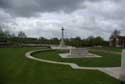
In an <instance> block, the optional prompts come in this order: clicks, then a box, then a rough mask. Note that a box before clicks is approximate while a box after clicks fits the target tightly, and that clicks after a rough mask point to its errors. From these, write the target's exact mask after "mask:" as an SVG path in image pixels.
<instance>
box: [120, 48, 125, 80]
mask: <svg viewBox="0 0 125 84" xmlns="http://www.w3.org/2000/svg"><path fill="white" fill-rule="evenodd" d="M121 61H122V62H121V73H120V80H121V81H125V50H123V51H122V60H121Z"/></svg>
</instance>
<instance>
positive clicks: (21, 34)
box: [18, 31, 27, 38]
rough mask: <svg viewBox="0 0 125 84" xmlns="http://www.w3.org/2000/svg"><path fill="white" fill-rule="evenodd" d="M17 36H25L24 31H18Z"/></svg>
mask: <svg viewBox="0 0 125 84" xmlns="http://www.w3.org/2000/svg"><path fill="white" fill-rule="evenodd" d="M18 37H19V38H26V37H27V36H26V34H25V33H24V32H22V31H20V32H18Z"/></svg>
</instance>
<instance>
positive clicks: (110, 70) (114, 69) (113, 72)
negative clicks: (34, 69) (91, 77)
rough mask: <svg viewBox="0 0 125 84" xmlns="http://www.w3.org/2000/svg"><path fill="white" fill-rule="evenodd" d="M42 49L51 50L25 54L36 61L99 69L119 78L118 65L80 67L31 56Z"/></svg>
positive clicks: (76, 67) (76, 66)
mask: <svg viewBox="0 0 125 84" xmlns="http://www.w3.org/2000/svg"><path fill="white" fill-rule="evenodd" d="M44 51H51V50H50V49H49V50H35V51H29V52H27V53H26V54H25V56H26V57H27V58H29V59H32V60H36V61H40V62H46V63H51V64H60V65H68V66H70V67H71V68H72V69H84V70H85V69H87V70H99V71H102V72H104V73H106V74H108V75H110V76H112V77H114V78H116V79H119V72H120V70H121V68H120V67H107V68H104V67H81V66H79V65H77V64H75V63H68V62H57V61H52V60H45V59H40V58H36V57H33V56H32V55H33V54H35V53H38V52H44Z"/></svg>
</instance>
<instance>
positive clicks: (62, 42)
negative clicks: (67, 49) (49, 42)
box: [60, 27, 65, 47]
mask: <svg viewBox="0 0 125 84" xmlns="http://www.w3.org/2000/svg"><path fill="white" fill-rule="evenodd" d="M61 30H62V38H61V42H60V47H64V46H65V43H64V28H63V27H62V29H61Z"/></svg>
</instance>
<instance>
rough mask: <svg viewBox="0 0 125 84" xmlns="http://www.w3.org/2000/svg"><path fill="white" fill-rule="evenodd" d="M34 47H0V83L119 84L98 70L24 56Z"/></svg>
mask: <svg viewBox="0 0 125 84" xmlns="http://www.w3.org/2000/svg"><path fill="white" fill-rule="evenodd" d="M35 49H38V48H0V66H1V69H0V84H119V81H118V80H116V79H114V78H112V77H110V76H108V75H105V74H104V73H102V72H99V71H89V70H73V69H71V68H70V67H68V66H64V65H55V64H48V63H42V62H37V61H34V60H29V59H27V58H26V57H25V56H24V54H25V53H26V52H27V51H30V50H35ZM48 54H51V52H50V53H49V52H48Z"/></svg>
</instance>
